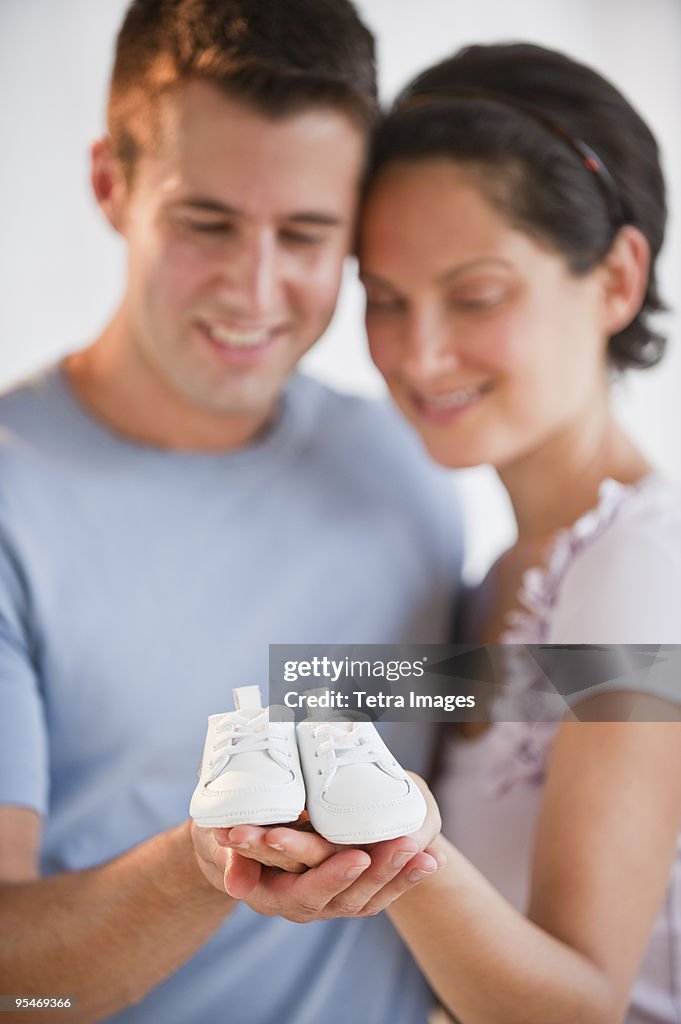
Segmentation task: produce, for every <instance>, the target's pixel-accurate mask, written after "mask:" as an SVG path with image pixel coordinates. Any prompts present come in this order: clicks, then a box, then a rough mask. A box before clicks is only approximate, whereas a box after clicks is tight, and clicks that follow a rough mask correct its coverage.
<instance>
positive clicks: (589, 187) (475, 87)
mask: <svg viewBox="0 0 681 1024" xmlns="http://www.w3.org/2000/svg"><path fill="white" fill-rule="evenodd" d="M664 220H665V202H664V186H663V180H662V175H661V172H660V167H659V161H658V153H657V147H656V144H655V141H654V139H653V137H652V135H651V134H650V132H649V130H648V129H647V127H646V126H645V125H644V123H643V122H642V121H641V119H640V118H639V117H638V115H637V114H636V113H635V112H634V111H633V110H632V108H631V107H630V106H629V104H628V103H627V102H626V100H625V99H624V98H623V97H622V96H621V95H620V94H619V93H618V92H617V90H615V89H614V88H613V87H612V86H611V85H610V84H609V83H607V82H606V81H604V80H603V79H602V78H601V77H600V76H599V75H597V74H596V73H595V72H593V71H592V70H590V69H589V68H586V67H584V66H582V65H579V64H577V63H575V62H574V61H572V60H569V59H568V58H567V57H564V56H562V55H560V54H557V53H553V52H550V51H547V50H545V49H542V48H539V47H535V46H528V45H514V46H485V47H471V48H469V49H466V50H463V51H462V52H460V53H459V54H457V55H456V56H455V57H453V58H451V59H450V60H447V61H445V62H443V63H442V64H440V65H438V66H436V67H434V68H432V69H430V70H428V71H426V72H425V73H423V74H422V75H420V76H418V78H416V79H415V80H414V81H413V82H412V83H411V84H410V85H409V86H408V87H407V89H406V90H405V91H404V92H403V94H402V95H401V97H400V98H399V99H398V101H397V103H396V105H395V107H394V109H393V111H392V112H391V114H390V115H389V116H388V118H387V119H386V121H385V122H384V124H383V125H382V126H381V127H380V129H379V132H378V136H377V139H376V144H375V147H374V152H373V159H372V163H371V167H370V173H369V178H368V183H367V190H366V197H365V204H364V212H363V219H362V226H361V232H360V262H361V268H362V278H363V281H364V284H365V287H366V291H367V329H368V334H369V342H370V347H371V353H372V356H373V358H374V361H375V362H376V364H377V366H378V368H379V369H380V370H381V372H382V373H383V375H384V377H385V379H386V381H387V383H388V386H389V388H390V391H391V393H392V395H393V397H394V399H395V401H396V402H397V404H398V405H399V406H400V408H401V409H402V411H403V412H404V414H405V415H406V416H407V417H408V418H409V419H410V420H411V422H412V423H413V424H414V425H415V427H416V428H417V430H418V431H419V433H420V434H421V436H422V438H423V441H424V444H425V445H426V447H427V449H428V451H429V452H430V453H431V454H432V456H433V457H434V458H435V459H436V460H437V461H438V462H440V463H443V464H444V465H446V466H451V467H464V466H473V465H477V464H479V463H490V464H492V465H494V466H495V467H496V469H497V472H498V475H499V478H500V480H501V481H502V483H503V484H504V486H505V487H506V489H507V491H508V494H509V497H510V500H511V504H512V507H513V510H514V513H515V517H516V520H517V528H518V536H517V540H516V542H515V544H514V545H513V546H512V547H511V548H510V549H509V550H508V551H507V552H506V553H505V554H503V555H502V556H501V557H500V558H499V559H498V561H497V562H496V563H495V565H494V566H493V567H492V569H491V570H490V572H489V574H488V576H487V578H486V580H485V581H484V583H483V584H482V585H481V587H479V588H478V589H477V591H476V592H475V593H474V594H472V595H471V600H470V601H469V602H468V605H467V607H466V609H465V614H464V620H463V621H464V626H463V632H462V637H461V638H462V639H463V640H466V641H471V642H477V643H500V642H501V643H515V644H528V643H555V644H601V643H603V644H624V643H635V644H656V643H675V642H676V643H678V642H679V641H680V640H681V635H680V634H681V629H680V628H679V613H678V608H679V605H680V600H679V599H680V598H681V503H680V502H679V492H678V490H677V489H676V488H675V487H673V486H672V485H671V484H668V483H666V482H665V481H663V480H662V479H661V478H660V477H659V476H658V475H657V474H656V473H655V472H654V470H653V468H652V467H651V465H650V464H649V462H648V460H647V459H646V457H645V456H644V455H643V454H642V453H641V452H640V451H639V450H638V449H637V448H636V446H635V445H634V444H633V443H632V441H631V440H630V439H629V438H628V437H627V436H626V434H625V433H624V431H623V430H622V429H621V428H620V426H619V425H618V424H617V422H616V420H615V418H614V416H613V413H612V409H611V397H610V382H611V378H612V377H613V375H614V374H615V373H618V372H620V371H622V370H624V369H626V368H629V367H640V368H644V367H647V366H652V365H654V364H655V363H656V362H657V361H658V360H659V358H660V357H661V355H662V352H663V348H664V344H663V341H662V340H661V339H660V338H659V337H658V336H656V335H655V334H654V333H653V332H652V331H651V329H650V327H649V325H648V323H647V318H648V314H649V313H651V312H654V311H655V310H658V309H660V307H661V303H660V300H659V297H658V294H657V289H656V283H655V270H654V266H655V258H656V256H657V254H658V252H659V249H660V246H661V243H662V238H663V231H664ZM519 671H522V666H521V667H520V670H519ZM608 699H610V698H608V697H607V696H599V697H596V698H593V699H592V700H591V701H587V702H586V703H584V704H583V705H582V706H581V707H580V709H579V714H580V717H585V718H590V719H599V718H600V719H607V718H608V717H611V716H612V705H611V704H608V703H606V704H605V705H603V702H604V701H607V700H608ZM647 701H648V704H647V706H646V709H645V715H647V716H648V717H651V718H655V717H657V715H658V713H659V709H658V707H657V705H656V704H655V698H654V696H652V697H651V696H649V697H648V698H647ZM638 713H639V714H640V710H639V712H638ZM680 728H681V726H679V725H678V724H676V723H672V722H658V721H651V722H643V721H640V722H635V721H634V722H622V721H619V722H618V721H615V722H609V721H607V720H601V721H582V722H578V723H577V722H574V721H572V722H564V723H561V724H560V725H558V726H556V725H550V724H531V723H527V724H523V723H513V722H507V723H504V722H497V723H496V724H494V725H492V726H491V727H488V728H486V727H485V726H477V727H475V728H473V729H472V728H471V727H468V728H467V729H465V728H463V727H462V729H461V730H460V731H458V732H455V731H453V730H452V732H451V734H450V735H448V736H447V738H446V741H445V750H444V757H443V764H444V766H443V771H442V773H441V776H440V780H439V783H438V786H437V791H436V796H437V799H438V801H439V804H440V808H441V811H442V816H443V834H444V836H447V837H448V838H447V839H445V838H443V837H439V838H438V839H436V840H435V842H434V844H433V846H432V847H431V850H432V851H433V852H434V853H435V854H436V855H437V860H438V863H442V862H443V861H445V859H446V863H445V864H444V867H441V869H440V870H439V871H437V872H436V873H434V874H433V875H432V876H431V877H428V878H426V879H425V881H423V882H421V884H419V885H418V886H417V887H415V888H414V889H413V890H411V891H409V892H406V893H405V894H404V895H402V896H400V898H399V899H397V900H396V901H395V902H394V903H393V904H392V906H391V907H390V909H389V911H388V913H389V914H390V915H391V918H392V920H393V922H394V924H395V926H396V927H397V928H398V929H399V931H400V932H401V934H402V936H403V937H404V939H405V941H406V942H407V944H408V945H409V946H410V948H411V950H412V951H413V953H414V955H415V957H416V958H417V960H418V961H419V962H420V964H421V966H422V968H423V970H424V972H425V973H426V974H427V976H428V977H429V979H430V981H431V983H432V985H433V987H434V989H435V990H436V992H437V993H438V995H439V996H440V998H441V999H442V1001H443V1003H444V1004H445V1005H446V1006H447V1007H448V1008H449V1010H450V1011H451V1012H452V1014H454V1015H455V1016H456V1018H457V1019H458V1020H460V1021H461V1022H462V1024H490V1022H495V1024H496V1022H500V1024H513V1022H518V1024H520V1022H522V1024H549V1022H551V1024H563V1022H564V1024H567V1022H576V1021H579V1022H580V1024H588V1022H599V1024H600V1022H603V1024H605V1022H612V1024H614V1022H616V1021H621V1020H626V1021H627V1022H628V1024H643V1022H647V1024H651V1022H659V1024H662V1022H665V1024H670V1022H672V1021H677V1022H678V1021H681V853H680V852H679V848H678V846H677V844H678V836H679V831H680V829H681V732H680V731H679V729H680ZM476 733H479V734H476ZM433 817H434V818H435V819H436V811H433ZM238 835H239V834H238V833H236V836H237V837H238ZM251 835H253V831H252V830H251ZM272 836H273V838H272V844H274V842H275V840H276V842H277V845H278V848H279V849H281V848H282V846H284V847H285V849H286V851H287V853H288V855H289V856H290V857H295V856H296V855H297V856H298V858H299V860H300V861H301V862H302V863H306V864H310V863H313V862H314V860H313V858H312V857H311V856H310V848H309V845H308V846H306V844H308V843H309V840H308V839H307V838H306V837H305V836H304V835H302V836H301V835H298V836H296V833H295V832H290V831H288V830H282V829H277V830H276V834H275V833H272Z"/></svg>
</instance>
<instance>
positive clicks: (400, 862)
mask: <svg viewBox="0 0 681 1024" xmlns="http://www.w3.org/2000/svg"><path fill="white" fill-rule="evenodd" d="M414 852H415V851H414ZM413 856H414V854H413V853H405V852H404V850H402V852H401V853H396V854H395V855H394V856H393V859H392V860H391V861H390V863H391V864H392V866H393V867H394V868H403V867H404V865H405V864H406V863H407V861H409V860H411V858H412V857H413Z"/></svg>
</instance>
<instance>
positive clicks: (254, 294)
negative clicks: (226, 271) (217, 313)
mask: <svg viewBox="0 0 681 1024" xmlns="http://www.w3.org/2000/svg"><path fill="white" fill-rule="evenodd" d="M230 278H231V282H230V283H231V285H232V288H233V290H234V296H233V301H234V302H235V304H236V305H238V308H239V310H240V312H241V313H242V314H243V315H244V316H247V317H249V318H250V319H252V320H257V319H265V318H267V317H268V316H269V314H270V313H272V311H273V310H275V309H276V308H277V307H278V303H279V292H280V287H281V281H280V261H279V257H278V253H277V243H276V237H275V236H274V234H273V233H271V232H262V233H259V234H258V235H257V236H255V237H253V238H250V239H248V240H247V241H244V243H243V245H242V247H241V249H240V251H239V253H238V254H237V256H236V260H235V264H234V265H233V266H232V268H231V273H230Z"/></svg>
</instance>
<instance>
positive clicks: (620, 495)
mask: <svg viewBox="0 0 681 1024" xmlns="http://www.w3.org/2000/svg"><path fill="white" fill-rule="evenodd" d="M645 479H646V480H647V479H649V478H648V477H646V478H645ZM638 486H640V485H638ZM637 489H638V488H637V486H634V485H627V484H620V483H618V482H617V480H612V479H611V478H608V479H607V480H604V481H603V483H602V484H601V486H600V488H599V490H598V503H597V504H596V505H595V506H594V508H592V509H590V510H589V511H588V512H585V513H584V515H583V516H580V518H579V519H578V520H577V521H576V522H575V523H573V525H572V526H569V527H567V528H566V529H564V530H560V532H559V533H557V534H556V537H555V540H554V542H553V547H552V548H551V552H550V554H549V556H548V558H547V560H546V565H545V566H543V567H541V568H540V567H535V568H532V569H527V570H526V571H525V573H524V574H523V579H522V583H521V585H520V590H519V592H518V600H519V602H520V604H521V605H523V606H524V608H523V609H522V610H515V611H512V612H510V613H509V615H508V618H507V627H506V629H505V630H504V631H503V633H502V634H501V637H500V639H499V642H500V643H502V644H544V643H547V639H548V634H549V626H550V622H551V614H552V612H553V609H554V607H555V605H556V601H557V600H558V593H559V591H560V587H561V584H562V582H563V579H564V578H565V574H566V572H567V570H568V568H569V567H570V565H571V564H572V562H573V561H574V559H575V558H576V556H577V555H578V554H579V553H580V552H581V551H583V550H584V548H586V547H588V546H589V545H590V544H592V543H593V542H594V541H595V540H596V539H597V538H598V537H600V536H601V534H602V533H603V532H604V531H605V530H606V529H607V528H608V526H610V524H611V523H612V522H613V521H614V520H615V519H616V517H617V515H618V513H619V512H620V510H621V508H622V505H623V504H624V502H625V501H626V499H627V498H628V497H629V496H630V495H631V494H633V493H635V492H636V490H637Z"/></svg>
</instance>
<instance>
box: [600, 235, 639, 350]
mask: <svg viewBox="0 0 681 1024" xmlns="http://www.w3.org/2000/svg"><path fill="white" fill-rule="evenodd" d="M600 270H601V272H602V275H603V313H604V328H605V331H606V333H607V334H608V336H610V335H613V334H617V333H618V331H623V330H624V328H625V327H628V325H629V324H630V323H631V321H632V320H633V319H634V318H635V317H636V315H637V314H638V312H639V310H640V309H641V305H642V304H643V300H644V298H645V294H646V289H647V287H648V273H649V270H650V246H649V245H648V240H647V238H646V237H645V235H644V234H643V233H642V232H641V231H639V229H638V228H635V227H633V226H632V225H631V224H625V225H624V227H622V228H620V230H619V231H618V232H617V235H616V237H615V240H614V242H613V243H612V245H611V246H610V249H609V251H608V253H607V255H606V256H605V258H604V260H603V262H602V264H601V267H600Z"/></svg>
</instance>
